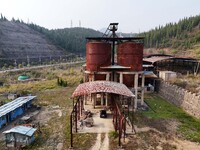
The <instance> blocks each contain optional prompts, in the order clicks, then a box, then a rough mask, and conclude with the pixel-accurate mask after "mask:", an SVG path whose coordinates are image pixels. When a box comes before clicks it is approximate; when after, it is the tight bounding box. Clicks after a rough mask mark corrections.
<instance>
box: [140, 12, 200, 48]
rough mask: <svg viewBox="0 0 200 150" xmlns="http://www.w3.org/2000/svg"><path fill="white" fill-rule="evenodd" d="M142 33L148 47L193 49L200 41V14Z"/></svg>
mask: <svg viewBox="0 0 200 150" xmlns="http://www.w3.org/2000/svg"><path fill="white" fill-rule="evenodd" d="M140 35H142V36H144V37H145V47H146V48H173V49H176V50H186V49H191V48H192V47H193V46H194V45H196V44H199V43H200V15H198V16H195V17H189V18H184V19H181V20H180V21H179V22H178V23H168V24H166V25H165V26H159V27H156V28H155V29H153V30H150V31H149V32H144V33H141V34H140Z"/></svg>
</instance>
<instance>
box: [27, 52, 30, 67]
mask: <svg viewBox="0 0 200 150" xmlns="http://www.w3.org/2000/svg"><path fill="white" fill-rule="evenodd" d="M27 66H28V67H30V58H29V56H28V55H27Z"/></svg>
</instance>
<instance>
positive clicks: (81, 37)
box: [28, 24, 103, 55]
mask: <svg viewBox="0 0 200 150" xmlns="http://www.w3.org/2000/svg"><path fill="white" fill-rule="evenodd" d="M28 26H29V27H31V28H32V29H34V30H36V31H39V32H40V33H42V34H44V35H46V37H47V38H49V39H50V40H51V41H52V42H53V43H54V44H56V45H59V46H61V47H62V48H64V49H66V50H67V51H68V52H72V53H75V54H82V55H84V54H85V44H86V39H85V38H86V37H96V36H102V35H103V34H102V33H101V32H98V31H95V30H93V29H87V28H80V27H75V28H64V29H54V30H48V29H46V28H43V27H40V26H38V25H35V24H28Z"/></svg>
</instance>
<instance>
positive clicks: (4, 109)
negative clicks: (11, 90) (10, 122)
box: [0, 96, 36, 117]
mask: <svg viewBox="0 0 200 150" xmlns="http://www.w3.org/2000/svg"><path fill="white" fill-rule="evenodd" d="M35 97H36V96H26V97H18V98H17V99H15V100H13V101H12V102H9V103H7V104H5V105H3V106H1V107H0V117H1V116H4V115H6V114H7V113H9V112H11V111H13V110H15V109H16V108H19V107H20V106H22V105H23V104H25V103H27V102H28V101H31V100H33V99H34V98H35Z"/></svg>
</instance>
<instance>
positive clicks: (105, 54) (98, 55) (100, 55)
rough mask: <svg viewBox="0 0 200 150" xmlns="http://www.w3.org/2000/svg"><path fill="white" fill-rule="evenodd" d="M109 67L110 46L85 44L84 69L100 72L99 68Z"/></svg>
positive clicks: (97, 43) (107, 44)
mask: <svg viewBox="0 0 200 150" xmlns="http://www.w3.org/2000/svg"><path fill="white" fill-rule="evenodd" d="M109 65H111V44H109V43H104V42H88V43H87V44H86V69H87V70H88V71H101V69H100V67H103V66H109Z"/></svg>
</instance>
